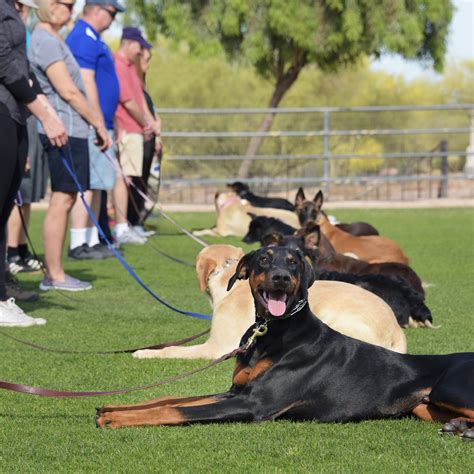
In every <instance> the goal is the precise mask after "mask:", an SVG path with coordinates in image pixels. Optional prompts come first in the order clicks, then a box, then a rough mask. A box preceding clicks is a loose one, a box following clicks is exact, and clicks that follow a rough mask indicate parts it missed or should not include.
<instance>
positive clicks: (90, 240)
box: [86, 226, 100, 247]
mask: <svg viewBox="0 0 474 474" xmlns="http://www.w3.org/2000/svg"><path fill="white" fill-rule="evenodd" d="M86 242H87V245H88V246H89V247H94V245H97V244H99V243H100V241H99V230H98V229H97V227H96V226H94V227H88V228H87V234H86Z"/></svg>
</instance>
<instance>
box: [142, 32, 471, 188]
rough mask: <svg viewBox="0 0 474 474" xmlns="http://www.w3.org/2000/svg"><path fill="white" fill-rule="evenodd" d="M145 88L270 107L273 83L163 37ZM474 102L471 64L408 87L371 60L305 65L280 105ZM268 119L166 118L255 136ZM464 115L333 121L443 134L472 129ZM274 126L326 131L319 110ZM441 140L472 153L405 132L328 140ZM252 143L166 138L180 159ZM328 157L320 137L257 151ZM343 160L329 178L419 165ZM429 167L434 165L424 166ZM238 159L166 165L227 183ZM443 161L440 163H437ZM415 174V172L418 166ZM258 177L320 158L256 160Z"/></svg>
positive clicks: (455, 138)
mask: <svg viewBox="0 0 474 474" xmlns="http://www.w3.org/2000/svg"><path fill="white" fill-rule="evenodd" d="M147 86H148V90H149V91H150V93H151V95H152V97H153V98H154V100H155V103H156V104H157V106H158V108H165V107H185V108H188V107H190V108H200V107H210V108H221V107H258V108H262V107H265V106H266V102H267V98H268V87H269V81H268V80H265V79H263V78H262V77H261V76H260V75H258V74H257V73H256V72H255V70H254V68H252V67H251V66H243V65H236V64H231V63H229V62H228V61H226V60H225V59H224V57H222V56H220V57H219V56H217V57H209V58H199V59H197V58H195V57H193V56H190V55H189V54H188V53H187V52H185V51H184V52H183V51H174V50H173V48H171V47H170V45H169V43H168V42H167V40H166V39H164V38H161V37H160V38H159V40H158V44H157V47H156V48H155V56H154V58H153V60H152V64H151V70H150V73H149V75H148V80H147ZM473 97H474V61H466V62H463V63H448V65H447V67H446V72H445V73H444V75H443V76H440V77H439V78H437V79H433V78H428V77H426V78H420V79H418V80H415V81H410V82H408V81H406V80H405V79H404V78H403V77H402V76H394V75H391V74H387V73H384V72H376V71H372V70H371V69H370V67H369V63H368V61H362V62H360V63H359V64H358V65H356V66H351V67H344V68H341V69H340V70H339V71H337V72H332V73H323V72H322V71H321V70H320V69H319V68H317V67H315V66H312V65H310V66H308V67H307V68H305V69H304V70H303V71H302V73H301V77H300V79H299V80H298V82H297V83H296V84H295V85H294V87H292V89H291V90H290V91H289V92H288V94H287V95H286V96H285V97H284V99H283V101H282V103H281V105H282V106H283V107H305V106H315V107H317V106H321V107H324V106H336V107H337V106H340V107H346V106H347V107H352V106H361V105H374V106H375V105H396V104H400V105H430V104H443V103H446V104H448V103H455V102H463V103H465V102H471V101H472V98H473ZM262 116H263V114H261V115H225V116H219V115H217V116H197V115H168V114H163V115H162V120H163V129H164V130H165V131H186V130H188V131H212V130H214V131H223V132H224V131H242V130H243V131H254V130H255V129H256V128H258V125H259V122H260V121H261V119H262ZM467 124H468V118H467V114H466V112H438V111H435V112H377V113H340V114H333V115H331V122H330V125H331V129H333V130H355V129H374V128H429V127H433V128H442V127H466V126H467ZM273 129H274V130H309V131H311V130H321V129H322V117H321V114H284V115H283V114H282V115H277V116H276V118H275V122H274V127H273ZM442 138H448V139H449V149H450V150H465V148H466V146H467V144H468V143H467V137H466V135H450V136H446V137H444V136H437V137H435V136H432V135H431V136H430V135H407V136H400V137H398V136H386V137H373V139H371V140H364V139H356V138H354V139H351V138H348V137H331V140H330V151H331V153H338V154H351V153H353V154H362V153H367V154H369V153H379V152H382V151H383V152H386V153H388V152H399V151H407V152H409V151H413V152H425V151H428V150H432V149H433V148H435V147H436V145H437V144H438V142H439V140H441V139H442ZM247 145H248V140H247V139H242V138H235V139H234V138H231V139H229V138H227V139H210V138H206V139H197V138H166V139H165V150H166V155H167V156H176V155H203V156H209V155H237V154H239V155H242V154H245V152H246V149H247ZM318 153H322V140H321V139H320V138H317V137H305V138H301V137H299V138H291V137H278V138H269V139H267V140H266V141H265V142H264V143H263V145H262V147H261V150H260V153H259V154H268V155H278V154H288V155H292V156H298V155H299V156H301V155H305V154H318ZM345 161H346V160H338V166H334V167H333V168H332V169H331V174H332V176H347V175H348V174H357V175H364V174H369V173H370V174H372V173H377V172H382V171H384V167H389V168H392V167H396V168H399V169H400V170H401V171H410V170H412V169H413V167H414V166H418V161H417V160H412V159H403V160H402V159H396V158H394V159H390V160H386V161H385V162H384V163H382V162H381V160H378V159H356V158H355V159H353V160H351V161H350V165H348V164H347V163H346V164H344V162H345ZM456 161H459V159H456V158H452V159H450V164H451V162H453V163H452V166H453V168H452V169H458V168H459V167H460V166H461V165H462V163H458V164H456V163H454V162H456ZM423 163H428V164H429V162H428V160H424V161H423ZM239 164H240V162H239V161H218V162H216V161H201V162H199V163H198V162H196V161H184V162H183V161H166V160H165V163H164V171H165V175H166V176H167V177H179V176H183V177H187V178H190V177H202V178H211V177H212V178H217V177H222V178H223V179H224V178H228V177H229V176H236V175H237V173H238V170H239ZM436 164H437V161H436V160H433V166H435V167H436ZM417 169H418V168H417ZM252 171H253V173H254V175H256V176H263V175H264V176H269V177H273V176H274V177H277V176H286V175H288V176H294V177H298V176H305V175H306V176H317V175H318V174H320V173H321V171H322V164H321V161H315V160H302V159H295V160H288V161H287V160H280V161H275V160H272V161H256V162H254V165H253V168H252Z"/></svg>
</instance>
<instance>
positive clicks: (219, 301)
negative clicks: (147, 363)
mask: <svg viewBox="0 0 474 474" xmlns="http://www.w3.org/2000/svg"><path fill="white" fill-rule="evenodd" d="M243 256H244V252H243V250H242V249H241V248H239V247H234V246H232V245H223V244H216V245H210V246H209V247H206V248H205V249H203V250H201V252H200V253H199V255H198V256H197V259H196V272H197V277H198V280H199V286H200V288H201V290H202V291H204V290H206V291H207V292H208V294H209V296H210V299H211V304H212V307H213V316H212V325H211V334H210V336H209V339H208V340H207V341H206V342H204V343H203V344H198V345H194V346H180V347H177V346H172V347H167V348H165V349H160V350H151V349H144V350H140V351H137V352H135V353H134V354H133V356H134V357H136V358H138V359H148V358H161V359H174V358H177V359H216V358H218V357H220V356H222V355H224V354H226V353H227V352H230V351H232V350H233V349H235V348H237V347H238V345H239V343H240V339H241V337H242V336H243V334H244V333H245V331H246V330H247V329H248V328H249V327H250V326H251V325H252V324H253V323H254V321H255V309H254V302H253V298H252V294H251V292H250V287H249V284H248V281H245V280H238V281H237V282H236V283H235V285H234V286H233V287H232V289H231V290H230V291H227V283H228V281H229V278H230V277H231V276H232V275H233V274H234V272H235V269H236V267H237V263H238V261H239V260H240V259H241V258H242V257H243ZM308 295H309V298H308V299H309V306H310V308H311V311H312V312H313V313H314V314H316V315H317V316H318V317H319V318H320V319H321V320H322V321H324V322H325V323H326V324H328V325H329V326H330V327H331V328H333V329H335V330H336V331H339V332H341V333H343V334H345V335H346V336H351V337H354V338H356V339H360V340H362V341H366V342H369V343H371V344H375V345H378V346H382V347H385V348H387V349H392V350H394V351H396V352H401V353H405V352H406V349H407V344H406V338H405V334H404V333H403V331H402V329H401V328H400V326H399V325H398V323H397V319H396V318H395V315H394V314H393V312H392V310H391V309H390V307H389V306H388V305H387V304H386V303H385V302H384V301H383V300H381V299H380V298H379V297H378V296H376V295H374V294H373V293H370V292H368V291H366V290H364V289H362V288H360V287H358V286H355V285H349V284H347V283H342V282H338V281H316V282H315V283H314V284H313V286H312V287H311V288H310V289H309V292H308Z"/></svg>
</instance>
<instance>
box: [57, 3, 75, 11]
mask: <svg viewBox="0 0 474 474" xmlns="http://www.w3.org/2000/svg"><path fill="white" fill-rule="evenodd" d="M56 3H57V4H58V5H63V6H65V7H66V8H67V9H68V10H69V11H70V12H72V10H73V9H74V3H67V2H56Z"/></svg>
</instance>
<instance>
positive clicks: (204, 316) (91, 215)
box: [58, 145, 212, 321]
mask: <svg viewBox="0 0 474 474" xmlns="http://www.w3.org/2000/svg"><path fill="white" fill-rule="evenodd" d="M66 146H68V145H66ZM58 150H59V155H60V156H61V159H62V161H63V164H64V166H65V167H66V170H67V172H68V173H69V174H70V175H71V178H72V179H73V180H74V182H75V184H76V187H77V189H78V192H79V196H80V197H81V200H82V202H83V204H84V206H85V208H86V210H87V214H89V218H90V220H91V221H92V222H93V224H94V225H95V226H96V227H97V230H98V231H99V235H100V237H101V238H102V239H103V240H104V241H105V242H106V243H107V247H108V248H109V249H110V250H111V251H112V252H113V254H114V255H115V256H116V257H117V259H118V260H119V262H120V263H121V264H122V266H123V267H124V268H125V270H127V272H128V273H129V274H130V275H131V276H132V277H133V279H134V280H135V281H136V282H137V283H138V284H139V285H140V286H141V287H142V288H143V289H144V290H145V291H146V292H147V293H148V294H150V295H151V296H152V297H153V298H154V299H155V300H156V301H158V302H159V303H161V304H162V305H163V306H166V307H167V308H169V309H171V310H172V311H175V312H176V313H179V314H182V315H184V316H191V317H193V318H198V319H205V320H207V321H210V320H211V319H212V318H211V316H209V315H208V314H201V313H195V312H193V311H183V310H181V309H178V308H175V307H174V306H173V305H171V304H169V303H167V302H166V301H164V300H163V299H161V298H160V297H159V296H158V295H157V294H156V293H154V292H153V290H151V289H150V288H148V286H147V285H145V283H143V281H142V280H141V279H140V277H139V276H138V275H137V274H136V273H135V270H134V269H133V268H132V267H131V266H130V265H129V264H128V263H127V262H126V261H125V259H124V258H123V256H122V255H121V254H120V252H119V251H118V250H117V249H116V248H115V247H114V246H113V245H112V244H111V243H110V241H109V240H108V239H107V237H106V236H105V234H104V232H103V230H102V229H101V227H100V225H99V223H98V222H97V220H96V218H95V216H94V213H93V212H92V210H91V208H90V207H89V205H88V204H87V202H86V200H85V198H84V191H83V190H82V186H81V183H79V181H78V179H77V176H76V174H75V173H74V171H73V170H72V168H71V166H70V165H69V163H68V162H67V160H66V157H65V156H64V152H63V149H61V148H58ZM68 152H69V156H70V155H71V151H70V149H69V148H68ZM70 157H71V156H70ZM71 163H72V160H71Z"/></svg>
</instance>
